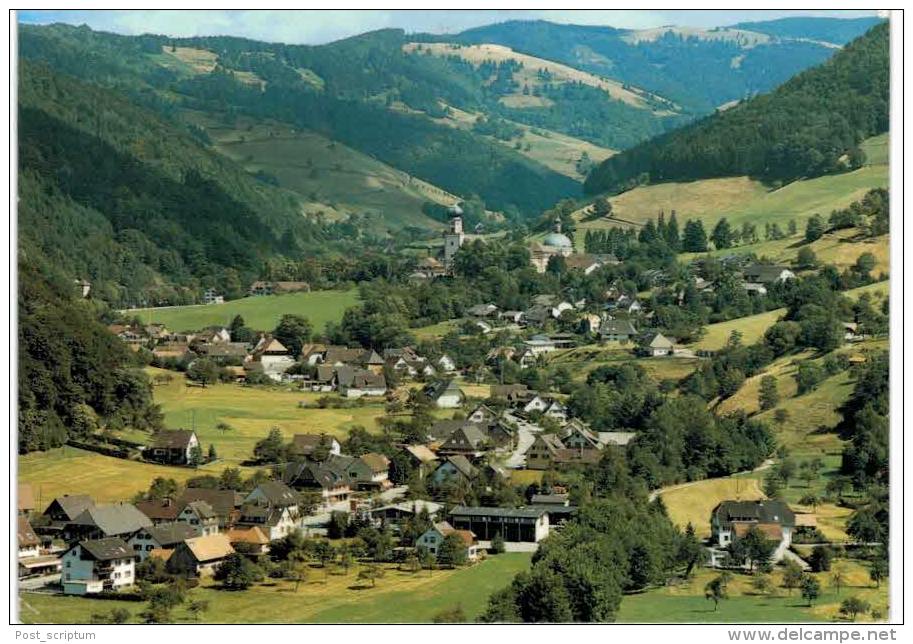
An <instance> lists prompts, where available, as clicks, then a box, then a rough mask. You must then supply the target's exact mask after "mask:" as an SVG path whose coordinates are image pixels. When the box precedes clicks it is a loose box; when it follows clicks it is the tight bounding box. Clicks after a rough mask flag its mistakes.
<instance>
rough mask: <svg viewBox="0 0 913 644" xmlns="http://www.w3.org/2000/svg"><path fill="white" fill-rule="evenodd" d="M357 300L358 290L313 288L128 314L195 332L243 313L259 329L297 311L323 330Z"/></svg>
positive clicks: (315, 327) (252, 325) (320, 330)
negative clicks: (307, 290)
mask: <svg viewBox="0 0 913 644" xmlns="http://www.w3.org/2000/svg"><path fill="white" fill-rule="evenodd" d="M357 303H358V291H357V290H356V289H352V290H349V291H311V292H310V293H288V294H286V295H260V296H250V297H244V298H241V299H239V300H231V301H229V302H226V303H225V304H193V305H189V306H168V307H160V308H154V309H130V310H129V311H127V313H129V314H131V315H136V316H138V317H140V318H141V319H142V320H143V322H145V323H147V324H149V323H152V322H155V323H158V324H164V325H165V326H166V327H168V329H169V330H171V331H196V330H199V329H202V328H204V327H207V326H216V325H222V326H227V325H228V324H229V323H230V322H231V320H232V318H233V317H234V316H236V315H241V316H242V317H243V318H244V322H245V323H246V324H247V326H249V327H251V328H253V329H258V330H271V329H273V328H275V326H276V323H277V322H279V318H280V317H282V315H283V314H285V313H297V314H299V315H303V316H304V317H306V318H308V319H309V320H310V321H311V324H312V325H313V326H314V330H315V331H317V332H322V331H323V329H324V327H325V326H326V323H327V322H336V321H339V320H340V319H342V314H343V313H344V312H345V310H346V309H347V308H349V307H350V306H354V305H355V304H357Z"/></svg>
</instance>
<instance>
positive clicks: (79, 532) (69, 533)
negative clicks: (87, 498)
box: [64, 503, 152, 542]
mask: <svg viewBox="0 0 913 644" xmlns="http://www.w3.org/2000/svg"><path fill="white" fill-rule="evenodd" d="M151 525H152V521H150V520H149V517H147V516H146V515H145V514H143V513H142V512H140V511H139V510H137V509H136V506H134V505H131V504H129V503H115V504H112V505H92V506H89V507H87V508H86V509H85V510H83V511H82V513H81V514H80V515H79V516H77V517H76V518H75V519H73V520H72V521H70V522H69V523H67V524H66V526H65V527H64V536H65V539H66V541H68V542H71V541H78V540H85V539H104V538H107V537H120V538H121V539H124V540H126V539H129V538H130V537H132V536H133V535H134V534H136V533H137V532H138V531H139V530H141V529H142V528H148V527H150V526H151Z"/></svg>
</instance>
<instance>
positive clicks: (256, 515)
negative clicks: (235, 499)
mask: <svg viewBox="0 0 913 644" xmlns="http://www.w3.org/2000/svg"><path fill="white" fill-rule="evenodd" d="M283 512H284V508H278V507H267V506H263V505H257V504H256V503H249V504H245V505H242V506H241V517H240V519H238V524H239V525H268V526H276V525H278V524H279V521H281V520H282V514H283Z"/></svg>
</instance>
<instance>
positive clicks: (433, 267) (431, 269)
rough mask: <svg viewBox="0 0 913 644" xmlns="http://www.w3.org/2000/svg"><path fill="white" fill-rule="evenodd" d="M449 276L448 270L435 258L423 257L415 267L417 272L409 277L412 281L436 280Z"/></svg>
mask: <svg viewBox="0 0 913 644" xmlns="http://www.w3.org/2000/svg"><path fill="white" fill-rule="evenodd" d="M446 274H447V269H446V268H444V265H443V264H441V262H440V261H438V260H437V259H436V258H434V257H423V258H421V259H420V260H418V262H417V263H416V265H415V271H414V272H413V273H411V274H410V275H409V277H410V279H419V280H426V279H434V278H435V277H441V276H443V275H446Z"/></svg>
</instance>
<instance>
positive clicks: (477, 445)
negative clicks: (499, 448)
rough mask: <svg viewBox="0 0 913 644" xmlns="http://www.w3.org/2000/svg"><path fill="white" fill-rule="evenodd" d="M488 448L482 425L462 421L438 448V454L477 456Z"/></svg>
mask: <svg viewBox="0 0 913 644" xmlns="http://www.w3.org/2000/svg"><path fill="white" fill-rule="evenodd" d="M487 448H488V436H487V434H486V432H485V430H484V429H483V426H482V425H479V424H477V423H472V422H464V423H463V424H461V425H460V427H459V428H457V429H456V430H455V431H454V432H453V433H452V434H451V435H450V436H449V437H448V438H447V440H445V441H444V443H443V444H442V445H441V446H440V447H439V448H438V454H440V455H442V456H447V455H451V454H462V455H464V456H466V457H468V458H478V457H480V456H482V454H484V453H485V450H486V449H487Z"/></svg>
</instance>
